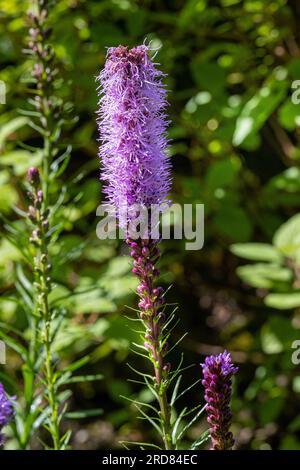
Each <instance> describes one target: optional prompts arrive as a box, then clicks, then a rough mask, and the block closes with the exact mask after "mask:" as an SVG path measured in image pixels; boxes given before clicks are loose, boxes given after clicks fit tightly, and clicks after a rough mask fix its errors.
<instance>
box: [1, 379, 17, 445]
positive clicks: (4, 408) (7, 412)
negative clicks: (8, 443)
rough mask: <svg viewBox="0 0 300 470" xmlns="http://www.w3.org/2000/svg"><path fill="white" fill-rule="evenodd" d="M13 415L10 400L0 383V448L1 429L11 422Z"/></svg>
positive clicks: (2, 436) (2, 435) (2, 438)
mask: <svg viewBox="0 0 300 470" xmlns="http://www.w3.org/2000/svg"><path fill="white" fill-rule="evenodd" d="M13 415H14V410H13V405H12V402H11V400H10V399H9V398H8V396H7V395H6V393H5V390H4V387H3V385H2V384H1V383H0V446H2V445H3V443H4V434H3V433H2V429H3V428H4V427H5V426H6V425H7V424H8V423H9V422H10V421H11V419H12V418H13Z"/></svg>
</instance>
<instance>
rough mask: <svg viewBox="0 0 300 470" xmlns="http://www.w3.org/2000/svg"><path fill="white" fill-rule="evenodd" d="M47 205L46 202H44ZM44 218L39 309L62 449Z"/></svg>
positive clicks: (53, 424) (53, 419)
mask: <svg viewBox="0 0 300 470" xmlns="http://www.w3.org/2000/svg"><path fill="white" fill-rule="evenodd" d="M44 206H45V202H44ZM42 221H43V218H42V216H41V212H40V211H39V212H38V224H37V226H38V230H39V232H40V234H41V237H40V249H39V260H38V272H37V274H36V276H37V278H38V279H37V281H38V282H37V285H38V286H39V288H38V311H39V313H40V315H41V317H42V337H41V338H42V339H41V340H42V343H43V345H44V350H45V366H44V371H45V377H44V380H45V385H46V396H47V401H48V404H49V408H50V418H49V421H50V427H49V429H50V433H51V436H52V440H53V449H54V450H59V449H60V433H59V407H58V402H57V399H56V386H55V381H56V373H55V369H54V367H53V361H52V358H53V356H52V338H51V320H52V314H51V309H50V307H49V299H48V297H49V293H50V279H49V278H48V276H49V269H48V249H47V240H46V233H45V229H44V227H43V224H42Z"/></svg>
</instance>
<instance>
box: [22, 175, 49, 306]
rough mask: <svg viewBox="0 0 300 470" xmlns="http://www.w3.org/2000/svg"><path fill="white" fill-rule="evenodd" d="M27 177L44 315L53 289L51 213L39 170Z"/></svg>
mask: <svg viewBox="0 0 300 470" xmlns="http://www.w3.org/2000/svg"><path fill="white" fill-rule="evenodd" d="M27 177H28V182H29V184H30V191H29V192H28V196H29V199H30V201H31V204H30V205H29V207H28V213H27V215H28V218H29V219H30V221H31V223H32V225H33V230H32V232H31V237H30V242H31V244H32V245H33V247H34V258H33V266H34V273H35V283H34V286H35V288H36V291H37V293H38V313H39V314H40V315H43V314H44V304H45V299H46V297H47V296H48V294H49V292H50V289H51V278H50V276H49V273H50V271H51V265H50V263H49V259H48V249H47V238H48V237H47V233H48V231H49V220H48V216H49V211H48V209H44V207H43V191H42V190H41V188H40V176H39V171H38V169H37V168H30V169H29V170H28V174H27Z"/></svg>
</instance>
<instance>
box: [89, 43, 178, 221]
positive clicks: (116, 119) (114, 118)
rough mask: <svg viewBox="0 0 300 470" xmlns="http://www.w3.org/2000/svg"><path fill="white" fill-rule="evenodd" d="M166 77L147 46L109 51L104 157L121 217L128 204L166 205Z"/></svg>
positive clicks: (109, 194)
mask: <svg viewBox="0 0 300 470" xmlns="http://www.w3.org/2000/svg"><path fill="white" fill-rule="evenodd" d="M162 77H163V73H162V72H161V71H160V70H158V69H157V68H156V66H155V64H154V63H153V62H152V61H151V59H150V58H149V49H148V47H147V46H144V45H142V46H138V47H135V48H133V49H129V48H128V47H124V46H119V47H113V48H110V49H108V53H107V58H106V63H105V67H104V69H103V70H102V72H101V73H100V76H99V77H98V80H99V81H100V88H101V97H100V101H99V105H100V109H99V112H98V115H99V118H98V126H99V132H100V141H101V142H102V145H101V147H100V151H99V156H100V159H101V161H102V174H101V180H102V181H103V182H104V193H105V194H106V199H107V202H108V203H109V204H112V205H113V206H114V207H115V209H116V211H117V213H118V210H119V209H120V208H121V207H123V206H126V207H130V206H131V205H133V204H139V205H142V206H143V207H146V208H150V206H151V204H161V203H163V202H164V201H165V198H166V196H167V194H168V192H169V190H170V185H171V176H170V162H169V160H168V158H167V157H166V148H167V145H168V141H167V138H166V128H167V125H168V122H167V119H166V115H165V109H166V106H167V101H166V90H165V88H164V86H163V84H162Z"/></svg>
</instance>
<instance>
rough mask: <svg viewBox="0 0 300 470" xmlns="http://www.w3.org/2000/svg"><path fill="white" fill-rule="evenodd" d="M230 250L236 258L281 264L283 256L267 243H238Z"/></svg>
mask: <svg viewBox="0 0 300 470" xmlns="http://www.w3.org/2000/svg"><path fill="white" fill-rule="evenodd" d="M230 250H231V252H232V253H233V254H235V255H236V256H240V257H241V258H245V259H248V260H255V261H270V262H275V263H280V261H281V259H282V256H281V255H280V253H279V252H278V250H277V249H276V248H275V247H274V246H272V245H268V244H267V243H236V244H234V245H231V247H230Z"/></svg>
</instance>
